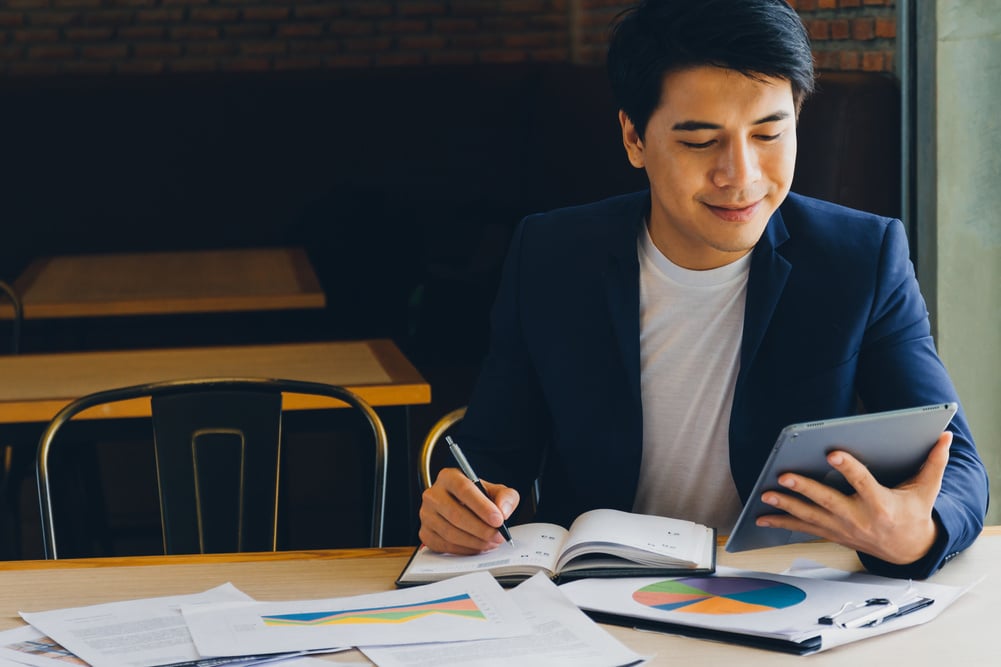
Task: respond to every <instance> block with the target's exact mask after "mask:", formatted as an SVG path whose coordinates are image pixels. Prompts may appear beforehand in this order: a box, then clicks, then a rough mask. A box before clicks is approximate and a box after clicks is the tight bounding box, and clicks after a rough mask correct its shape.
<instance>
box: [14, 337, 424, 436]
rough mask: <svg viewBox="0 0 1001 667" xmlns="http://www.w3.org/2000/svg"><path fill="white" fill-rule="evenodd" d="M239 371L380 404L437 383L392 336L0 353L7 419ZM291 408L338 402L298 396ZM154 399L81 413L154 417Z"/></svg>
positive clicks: (407, 400)
mask: <svg viewBox="0 0 1001 667" xmlns="http://www.w3.org/2000/svg"><path fill="white" fill-rule="evenodd" d="M211 376H219V377H223V376H236V377H274V378H285V379H291V380H308V381H312V382H326V383H330V384H339V385H343V386H345V387H347V388H348V389H351V390H352V391H354V392H357V393H358V394H359V395H360V396H361V397H362V398H364V399H365V400H366V401H368V402H369V403H371V404H372V405H373V406H403V405H418V404H423V403H430V402H431V388H430V386H429V385H428V383H427V382H426V381H425V380H424V378H422V377H421V375H420V373H419V372H418V371H417V369H416V368H414V367H413V365H412V364H411V363H410V362H409V361H407V359H406V358H405V357H404V356H403V354H402V353H400V351H399V349H397V347H396V346H395V345H394V344H393V343H392V342H391V341H389V340H371V341H348V342H345V341H335V342H322V343H284V344H275V345H245V346H233V347H202V348H176V349H156V350H121V351H112V352H103V351H102V352H72V353H53V354H25V355H19V356H6V357H0V378H3V382H2V383H0V424H3V423H24V422H41V421H48V420H49V419H51V418H52V417H53V416H54V415H55V414H56V412H58V411H59V409H60V408H62V407H63V406H64V405H66V404H67V403H69V402H70V401H71V400H73V399H75V398H78V397H80V396H83V395H85V394H89V393H92V392H95V391H101V390H104V389H111V388H114V387H124V386H128V385H134V384H143V383H146V382H154V381H158V380H180V379H184V378H195V377H211ZM286 401H287V402H286V407H287V408H288V409H293V410H306V409H313V408H321V407H330V402H329V401H324V400H316V399H310V398H308V397H305V396H290V397H288V398H287V399H286ZM149 413H150V408H149V401H148V400H146V401H126V402H122V403H118V404H113V405H110V406H108V407H107V408H103V409H100V410H91V411H88V412H86V413H84V414H83V415H81V418H91V419H115V418H122V417H137V416H148V415H149Z"/></svg>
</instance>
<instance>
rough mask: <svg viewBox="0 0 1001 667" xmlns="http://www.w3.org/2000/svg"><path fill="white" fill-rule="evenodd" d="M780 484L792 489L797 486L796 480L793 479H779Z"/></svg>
mask: <svg viewBox="0 0 1001 667" xmlns="http://www.w3.org/2000/svg"><path fill="white" fill-rule="evenodd" d="M779 484H781V485H782V486H785V487H788V488H790V489H791V488H792V487H794V486H796V480H794V479H793V478H792V477H779Z"/></svg>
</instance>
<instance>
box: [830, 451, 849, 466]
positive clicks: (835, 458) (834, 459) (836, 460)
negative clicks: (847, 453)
mask: <svg viewBox="0 0 1001 667" xmlns="http://www.w3.org/2000/svg"><path fill="white" fill-rule="evenodd" d="M828 460H829V461H830V462H831V465H835V466H839V465H841V464H842V463H843V462H844V460H845V457H843V456H841V454H840V453H834V454H831V457H830V458H829V459H828Z"/></svg>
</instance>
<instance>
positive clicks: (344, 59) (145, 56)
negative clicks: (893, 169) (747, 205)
mask: <svg viewBox="0 0 1001 667" xmlns="http://www.w3.org/2000/svg"><path fill="white" fill-rule="evenodd" d="M789 2H790V4H792V5H793V6H795V7H796V9H797V10H798V11H799V12H800V14H801V15H802V17H803V20H804V21H805V23H806V25H807V27H808V28H809V30H810V34H811V35H812V36H813V39H814V46H815V50H816V56H817V63H818V67H819V69H827V70H831V69H842V70H859V69H865V70H886V71H892V70H893V48H894V36H895V21H894V16H895V14H894V0H789ZM630 4H631V0H338V1H329V0H328V1H324V0H273V1H272V2H262V1H260V0H5V1H2V2H0V75H48V74H117V73H121V74H143V73H149V74H153V73H160V72H183V71H248V70H249V71H264V70H281V69H319V68H331V67H369V66H390V65H422V64H439V63H472V62H517V61H553V60H569V61H573V62H583V63H589V62H600V61H601V60H602V58H603V53H604V43H605V35H606V32H607V29H608V26H609V24H610V22H611V21H612V19H613V18H614V17H615V15H616V14H617V13H618V12H619V11H621V10H622V9H623V8H624V7H627V6H629V5H630Z"/></svg>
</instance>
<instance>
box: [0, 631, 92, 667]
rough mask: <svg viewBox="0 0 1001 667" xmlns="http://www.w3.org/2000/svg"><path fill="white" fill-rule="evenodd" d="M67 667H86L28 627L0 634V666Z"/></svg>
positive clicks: (63, 649) (60, 647)
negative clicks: (77, 666)
mask: <svg viewBox="0 0 1001 667" xmlns="http://www.w3.org/2000/svg"><path fill="white" fill-rule="evenodd" d="M8 664H16V665H33V666H34V667H68V666H69V665H86V664H87V663H85V662H84V661H83V660H81V659H80V658H78V657H76V656H75V655H73V654H72V653H70V652H69V651H67V650H66V649H65V648H64V647H62V646H60V645H59V644H57V643H56V642H55V641H54V640H52V639H50V638H49V637H47V636H45V635H44V634H42V633H41V632H39V631H38V630H36V629H35V628H33V627H31V626H30V625H25V626H23V627H20V628H14V629H13V630H4V631H3V632H0V665H8Z"/></svg>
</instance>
